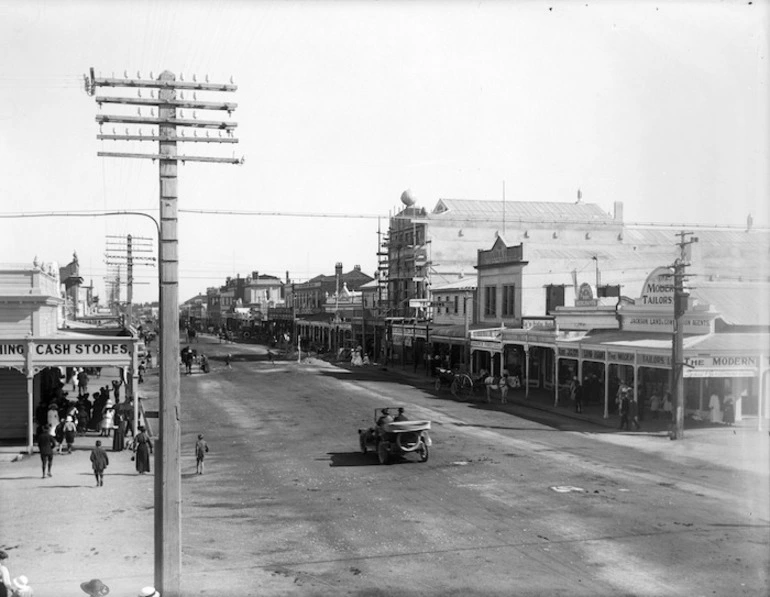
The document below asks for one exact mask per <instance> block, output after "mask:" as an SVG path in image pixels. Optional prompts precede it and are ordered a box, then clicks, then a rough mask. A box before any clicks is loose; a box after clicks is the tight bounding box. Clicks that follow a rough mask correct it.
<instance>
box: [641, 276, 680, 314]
mask: <svg viewBox="0 0 770 597" xmlns="http://www.w3.org/2000/svg"><path fill="white" fill-rule="evenodd" d="M639 302H640V303H641V304H642V305H643V306H645V307H666V308H668V307H671V308H673V306H674V276H673V271H672V270H671V268H668V267H658V268H656V269H654V270H652V272H651V273H650V275H649V276H647V279H646V280H645V281H644V286H642V294H641V297H640V301H639Z"/></svg>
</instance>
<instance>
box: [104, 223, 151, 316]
mask: <svg viewBox="0 0 770 597" xmlns="http://www.w3.org/2000/svg"><path fill="white" fill-rule="evenodd" d="M107 251H108V252H107V253H105V258H106V260H105V263H106V264H107V265H117V266H118V267H120V266H121V265H123V264H125V265H126V300H127V305H126V322H125V325H126V327H130V326H131V325H133V311H134V305H133V302H134V284H148V282H136V281H135V280H134V262H135V261H139V262H146V263H140V264H139V265H151V266H154V265H155V261H156V259H155V257H143V256H139V257H135V256H134V253H153V252H154V249H153V243H152V239H151V238H148V237H144V236H131V235H130V234H129V235H127V236H126V237H125V242H123V237H122V236H112V235H107ZM124 252H125V254H123V253H124Z"/></svg>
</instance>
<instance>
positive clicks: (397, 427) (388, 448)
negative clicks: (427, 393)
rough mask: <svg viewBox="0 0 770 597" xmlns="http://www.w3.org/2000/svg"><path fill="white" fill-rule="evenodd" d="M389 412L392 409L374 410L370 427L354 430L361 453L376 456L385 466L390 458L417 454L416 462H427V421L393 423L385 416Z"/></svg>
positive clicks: (428, 428)
mask: <svg viewBox="0 0 770 597" xmlns="http://www.w3.org/2000/svg"><path fill="white" fill-rule="evenodd" d="M389 410H396V409H392V408H391V407H387V408H378V409H376V410H375V411H374V425H373V426H371V427H369V428H368V429H359V430H358V443H359V445H360V446H361V452H363V453H364V454H366V453H367V452H368V451H370V450H371V451H372V452H376V453H377V458H378V459H379V461H380V464H388V462H390V461H391V460H392V459H393V458H394V457H396V456H402V455H404V454H407V453H413V454H417V456H418V457H419V460H420V462H427V460H428V448H429V447H430V445H431V439H430V435H429V434H428V431H429V430H430V421H393V419H392V418H391V417H390V416H387V412H388V411H389Z"/></svg>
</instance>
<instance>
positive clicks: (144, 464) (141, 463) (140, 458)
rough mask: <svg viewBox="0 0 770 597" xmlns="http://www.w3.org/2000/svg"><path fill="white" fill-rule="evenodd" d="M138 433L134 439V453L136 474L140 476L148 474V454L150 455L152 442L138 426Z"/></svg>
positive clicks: (142, 428) (141, 427)
mask: <svg viewBox="0 0 770 597" xmlns="http://www.w3.org/2000/svg"><path fill="white" fill-rule="evenodd" d="M137 429H138V431H139V433H137V434H136V438H134V451H135V452H136V472H137V473H139V474H140V475H143V474H144V473H149V472H150V454H152V441H151V440H150V436H149V435H147V433H146V432H145V430H144V427H143V426H141V425H140V426H139V427H138V428H137Z"/></svg>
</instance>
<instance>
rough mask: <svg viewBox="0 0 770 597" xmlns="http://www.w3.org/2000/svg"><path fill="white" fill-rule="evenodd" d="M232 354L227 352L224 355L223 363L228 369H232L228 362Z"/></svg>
mask: <svg viewBox="0 0 770 597" xmlns="http://www.w3.org/2000/svg"><path fill="white" fill-rule="evenodd" d="M232 359H233V355H231V354H230V353H229V352H228V353H227V354H226V355H225V365H226V366H227V368H228V369H232V368H233V366H232V365H231V364H230V361H232Z"/></svg>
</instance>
